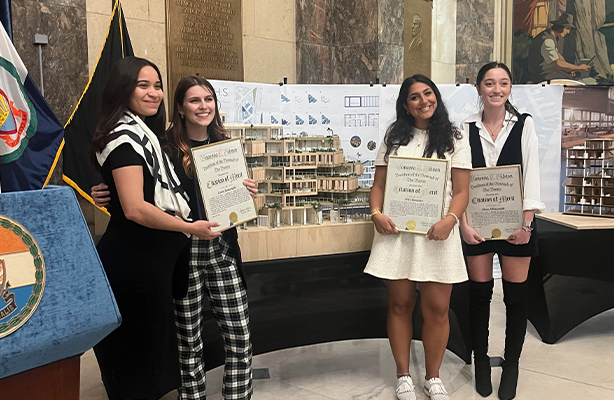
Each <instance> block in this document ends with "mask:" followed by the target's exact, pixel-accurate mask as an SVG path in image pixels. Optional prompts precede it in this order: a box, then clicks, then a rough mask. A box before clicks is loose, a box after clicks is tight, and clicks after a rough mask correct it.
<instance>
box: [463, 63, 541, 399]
mask: <svg viewBox="0 0 614 400" xmlns="http://www.w3.org/2000/svg"><path fill="white" fill-rule="evenodd" d="M476 88H477V90H478V94H479V95H480V98H481V100H482V102H483V105H484V108H483V110H482V111H480V112H478V113H475V114H473V115H471V116H469V117H468V118H467V119H465V120H464V121H463V123H462V124H461V130H463V131H464V133H465V134H468V135H469V143H470V144H471V157H472V164H473V168H480V167H494V166H500V165H514V164H518V165H520V166H521V169H522V180H523V187H524V200H523V220H524V222H523V224H522V226H521V227H520V228H518V230H516V231H515V232H514V233H512V234H511V235H510V236H509V237H508V239H507V240H505V241H503V240H496V241H495V240H493V241H484V238H482V237H481V236H480V235H479V234H478V233H477V232H476V231H475V230H473V228H471V227H470V226H469V225H468V224H467V218H466V216H465V215H463V216H462V218H461V221H460V229H461V233H462V238H463V252H464V254H465V256H466V259H467V269H468V272H469V279H470V293H471V295H470V298H471V300H470V302H471V313H470V316H471V320H470V321H471V345H472V349H473V357H474V361H475V384H476V389H477V391H478V393H479V394H480V395H482V396H483V397H487V396H489V395H490V394H491V393H492V383H491V378H490V359H489V357H488V323H489V317H490V301H491V298H492V290H493V285H494V281H493V273H492V267H493V256H494V254H495V253H497V254H498V255H499V259H500V261H501V270H502V273H503V280H502V281H503V293H504V299H503V301H504V303H505V307H506V328H505V356H504V359H505V361H504V362H503V365H502V367H503V372H502V374H501V384H500V386H499V393H498V394H499V398H500V399H502V400H510V399H513V398H514V397H515V396H516V385H517V382H518V360H519V358H520V353H521V351H522V345H523V343H524V336H525V333H526V327H527V275H528V272H529V264H530V262H531V257H534V256H536V255H537V233H536V232H535V231H534V230H533V228H534V226H533V219H534V215H535V212H540V211H541V210H543V209H544V208H545V205H544V204H543V203H542V202H541V201H540V194H539V157H538V144H537V134H536V133H535V128H534V125H533V119H532V118H531V116H530V115H529V114H520V113H519V112H518V110H517V109H516V108H515V107H514V106H513V105H512V104H511V103H510V102H509V99H508V98H509V95H510V92H511V89H512V82H511V73H510V71H509V69H508V68H507V66H505V64H502V63H497V62H491V63H488V64H486V65H484V66H483V67H482V68H481V69H480V71H479V73H478V76H477V79H476Z"/></svg>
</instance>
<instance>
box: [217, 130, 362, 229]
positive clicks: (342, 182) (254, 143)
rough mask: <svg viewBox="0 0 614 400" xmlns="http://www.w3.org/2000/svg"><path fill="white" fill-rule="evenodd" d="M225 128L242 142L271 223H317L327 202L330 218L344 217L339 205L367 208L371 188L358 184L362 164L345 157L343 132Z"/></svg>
mask: <svg viewBox="0 0 614 400" xmlns="http://www.w3.org/2000/svg"><path fill="white" fill-rule="evenodd" d="M225 128H226V130H227V131H228V133H229V135H230V137H231V138H240V139H241V140H242V142H243V146H244V151H245V158H246V162H247V167H248V170H249V171H251V172H250V173H251V175H252V178H253V179H255V180H256V181H257V182H258V186H259V190H260V195H259V196H258V198H257V199H256V208H257V209H258V210H260V214H263V215H269V217H270V218H271V220H272V225H275V223H274V222H275V221H274V220H275V219H278V220H279V221H277V223H279V222H282V223H283V224H285V225H294V224H306V223H316V222H317V211H318V209H321V208H322V206H324V207H327V206H328V207H330V210H331V211H332V212H331V213H330V218H331V220H332V219H333V218H335V217H336V218H338V217H339V214H336V213H337V212H338V211H335V210H333V209H334V208H335V205H337V206H339V207H342V206H347V205H349V204H352V205H363V206H367V202H368V194H369V190H368V189H362V190H361V188H359V184H358V177H359V176H360V175H362V174H363V165H362V164H361V163H360V162H352V161H347V160H344V156H343V150H342V149H341V141H340V139H339V137H338V136H336V135H330V136H307V135H306V134H305V133H301V134H300V135H298V136H284V135H283V126H281V125H243V124H225ZM267 209H268V210H267ZM278 211H279V212H278ZM367 213H368V212H367Z"/></svg>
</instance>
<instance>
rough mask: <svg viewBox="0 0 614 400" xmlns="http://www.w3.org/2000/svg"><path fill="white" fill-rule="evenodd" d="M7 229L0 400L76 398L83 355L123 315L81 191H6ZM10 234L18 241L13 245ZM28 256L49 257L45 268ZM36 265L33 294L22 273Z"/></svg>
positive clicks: (0, 307) (2, 251)
mask: <svg viewBox="0 0 614 400" xmlns="http://www.w3.org/2000/svg"><path fill="white" fill-rule="evenodd" d="M2 229H4V232H0V238H2V239H3V240H0V259H4V261H3V263H4V265H6V268H5V269H4V270H3V271H0V272H2V274H3V275H4V277H1V275H0V291H2V290H3V291H4V293H0V311H2V312H1V313H0V399H7V400H8V399H10V400H56V399H57V400H60V399H61V400H73V399H74V400H77V399H79V378H80V377H79V366H80V356H81V354H83V353H84V352H86V351H87V350H89V349H90V348H92V347H93V346H94V345H95V344H97V343H98V342H99V341H100V340H102V339H103V338H104V337H105V336H106V335H108V334H109V333H110V332H112V331H113V330H114V329H115V328H117V327H118V326H119V324H120V322H121V317H120V315H119V310H118V309H117V304H116V303H115V299H114V297H113V292H112V291H111V288H110V286H109V283H108V281H107V278H106V275H105V274H104V270H103V268H102V264H101V262H100V259H99V258H98V254H97V252H96V249H95V247H94V243H93V241H92V238H91V235H90V233H89V230H88V228H87V224H86V222H85V219H84V218H83V214H82V213H81V209H80V208H79V205H78V203H77V199H76V197H75V195H74V192H73V191H72V189H70V188H67V187H48V188H47V189H44V190H33V191H26V192H13V193H0V230H2ZM7 232H8V233H7ZM11 233H15V234H17V235H18V239H19V240H16V241H14V242H9V240H7V238H9V239H10V235H11ZM2 235H4V236H2ZM13 240H14V239H13ZM21 241H23V242H24V243H26V245H27V246H26V249H25V251H24V250H23V249H22V250H21V253H20V252H19V251H20V250H19V249H17V250H15V246H17V245H21V246H22V247H23V244H22V243H21ZM33 243H34V244H33ZM11 246H13V247H11ZM33 246H37V247H36V249H34V247H33ZM17 247H19V246H17ZM33 249H34V250H33ZM37 251H38V253H37ZM28 253H37V254H39V255H40V256H42V263H43V267H44V268H43V270H41V266H40V264H41V261H40V260H35V261H34V263H33V262H32V258H30V259H29V261H28V259H27V257H26V256H27V255H28ZM20 257H21V258H20ZM37 257H38V256H37ZM15 260H17V261H15ZM24 260H25V261H24ZM32 263H33V264H34V265H35V267H31V268H32V269H33V270H34V268H36V281H35V282H36V283H35V284H34V285H33V286H32V288H33V289H30V287H29V286H28V285H27V282H26V283H24V280H25V279H24V278H23V276H24V274H25V273H24V272H23V271H26V270H27V268H29V264H32ZM25 275H27V274H25ZM7 282H10V285H7ZM43 282H44V286H43V288H42V290H41V288H40V284H41V283H43ZM2 283H4V289H2V287H3V284H2ZM37 285H38V286H37ZM40 293H42V294H40ZM3 294H4V297H2V295H3ZM28 296H30V297H28ZM36 296H38V298H39V301H38V306H37V307H35V308H34V307H32V305H33V304H34V303H35V302H34V301H32V298H33V297H36ZM7 299H8V300H7ZM9 303H12V304H14V305H17V306H19V307H21V308H16V309H15V308H14V307H13V306H12V305H11V304H9ZM28 308H29V309H28ZM31 309H33V311H32V310H31ZM28 312H30V314H29V315H28V318H22V316H23V315H26V314H28ZM23 320H25V322H23ZM15 327H17V328H16V329H15Z"/></svg>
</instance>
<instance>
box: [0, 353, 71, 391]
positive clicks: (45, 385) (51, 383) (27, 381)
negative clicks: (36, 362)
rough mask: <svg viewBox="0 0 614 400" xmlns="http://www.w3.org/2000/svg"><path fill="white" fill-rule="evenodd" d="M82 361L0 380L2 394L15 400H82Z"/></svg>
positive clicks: (61, 362) (69, 362) (57, 363)
mask: <svg viewBox="0 0 614 400" xmlns="http://www.w3.org/2000/svg"><path fill="white" fill-rule="evenodd" d="M79 360H80V358H79V356H74V357H71V358H67V359H65V360H61V361H56V362H54V363H51V364H47V365H43V366H42V367H38V368H34V369H31V370H29V371H24V372H21V373H19V374H15V375H11V376H9V377H7V378H4V379H0V393H2V397H3V398H6V399H11V400H38V399H46V400H78V399H79V366H80V365H81V363H80V361H79ZM4 396H6V397H4Z"/></svg>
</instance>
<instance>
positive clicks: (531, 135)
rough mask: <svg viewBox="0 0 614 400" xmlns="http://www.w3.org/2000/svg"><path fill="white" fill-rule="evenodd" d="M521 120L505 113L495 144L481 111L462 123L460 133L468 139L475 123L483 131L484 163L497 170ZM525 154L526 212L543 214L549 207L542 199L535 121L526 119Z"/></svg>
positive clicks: (523, 207) (523, 159)
mask: <svg viewBox="0 0 614 400" xmlns="http://www.w3.org/2000/svg"><path fill="white" fill-rule="evenodd" d="M517 121H518V117H516V116H515V115H513V114H511V113H509V112H507V111H506V112H505V121H504V123H503V129H502V130H501V132H499V135H498V136H497V139H496V141H494V142H493V140H492V138H491V136H490V134H489V133H488V131H487V130H486V128H484V125H483V124H482V111H480V112H477V113H475V114H472V115H470V116H469V117H467V118H465V120H464V121H463V122H462V123H461V131H462V132H463V135H467V137H469V124H470V123H472V122H475V126H476V128H478V131H479V132H480V141H481V142H482V151H483V152H484V160H485V161H486V166H487V167H495V166H496V165H497V160H498V159H499V155H500V154H501V150H503V146H504V145H505V141H506V140H507V138H508V137H509V135H510V132H511V131H512V128H513V127H514V125H515V124H516V122H517ZM520 147H521V151H522V166H523V173H522V175H523V176H522V181H523V185H524V201H523V205H522V209H523V210H525V211H526V210H535V212H538V213H539V212H541V211H543V210H544V209H545V208H546V205H545V204H544V203H542V202H541V196H540V192H539V191H540V188H539V185H540V180H539V154H538V143H537V133H535V125H534V124H533V118H531V117H527V118H526V119H525V120H524V128H523V129H522V138H521V142H520Z"/></svg>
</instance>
